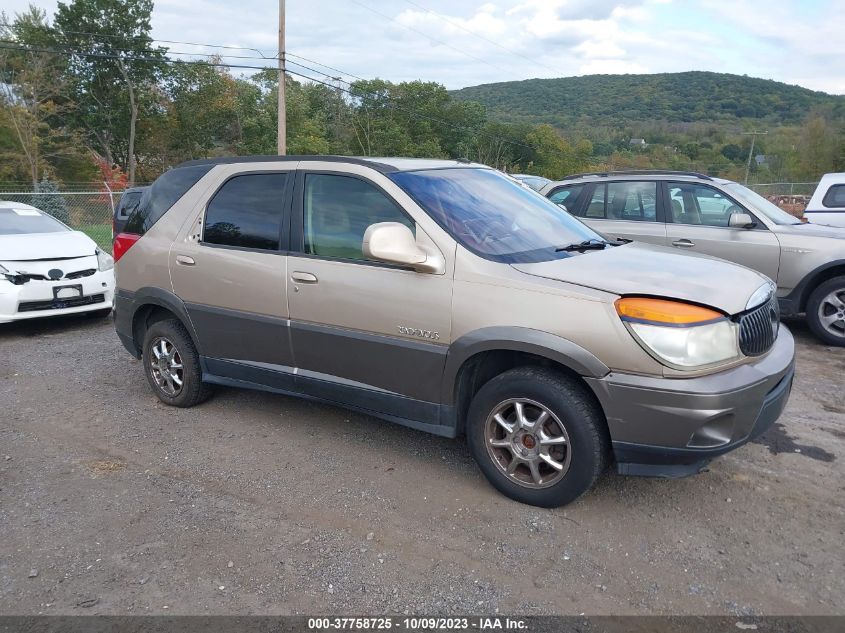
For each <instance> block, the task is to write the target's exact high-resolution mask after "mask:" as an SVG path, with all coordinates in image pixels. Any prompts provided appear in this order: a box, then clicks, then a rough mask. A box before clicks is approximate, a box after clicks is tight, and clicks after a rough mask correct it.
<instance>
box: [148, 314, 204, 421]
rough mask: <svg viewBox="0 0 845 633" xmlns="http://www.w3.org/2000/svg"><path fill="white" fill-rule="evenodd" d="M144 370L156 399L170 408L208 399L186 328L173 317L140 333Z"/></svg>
mask: <svg viewBox="0 0 845 633" xmlns="http://www.w3.org/2000/svg"><path fill="white" fill-rule="evenodd" d="M141 361H142V362H143V363H144V373H145V374H146V376H147V382H149V383H150V387H151V388H152V390H153V391H154V392H155V394H156V396H158V399H159V400H161V401H162V402H163V403H165V404H168V405H170V406H173V407H192V406H194V405H196V404H199V403H201V402H203V401H205V400H207V399H208V397H209V396H210V395H211V386H210V385H208V384H206V383H204V382H202V369H201V368H200V362H199V354H198V353H197V350H196V348H195V347H194V343H193V341H192V340H191V337H190V335H189V334H188V331H187V330H186V329H185V326H183V325H182V324H181V323H180V322H179V321H177V320H176V319H167V320H165V321H157V322H155V323H153V324H152V325H151V326H150V327H149V329H147V332H146V334H145V335H144V344H143V354H142V357H141Z"/></svg>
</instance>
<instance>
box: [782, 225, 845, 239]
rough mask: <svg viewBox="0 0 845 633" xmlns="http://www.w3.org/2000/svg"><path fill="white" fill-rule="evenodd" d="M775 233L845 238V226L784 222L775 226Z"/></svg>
mask: <svg viewBox="0 0 845 633" xmlns="http://www.w3.org/2000/svg"><path fill="white" fill-rule="evenodd" d="M774 231H775V233H778V234H780V235H799V236H806V237H833V238H839V239H845V228H840V227H837V226H827V225H826V224H813V223H812V222H810V223H805V224H783V225H781V226H778V227H775V229H774Z"/></svg>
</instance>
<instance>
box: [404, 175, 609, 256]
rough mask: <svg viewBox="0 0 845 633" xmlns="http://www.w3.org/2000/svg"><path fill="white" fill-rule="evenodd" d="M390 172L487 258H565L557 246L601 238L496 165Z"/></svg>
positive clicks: (438, 219)
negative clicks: (506, 174)
mask: <svg viewBox="0 0 845 633" xmlns="http://www.w3.org/2000/svg"><path fill="white" fill-rule="evenodd" d="M390 178H391V179H392V180H393V181H394V182H395V183H396V184H397V185H399V186H400V187H401V188H402V189H403V190H404V191H405V192H406V193H407V194H408V195H409V196H411V197H412V198H413V199H414V200H415V201H416V202H417V204H419V205H420V206H421V207H422V208H423V209H425V210H426V212H427V213H428V214H429V215H430V216H431V217H432V218H433V219H434V220H435V221H436V222H437V223H438V224H440V226H442V227H443V228H444V229H445V230H446V231H448V232H449V234H450V235H452V237H454V238H455V239H456V240H457V241H458V242H460V243H461V244H462V245H463V246H465V247H466V248H468V249H469V250H471V251H472V252H474V253H476V254H477V255H480V256H482V257H485V258H487V259H492V260H494V261H500V262H506V263H528V262H541V261H547V260H550V259H562V258H566V257H571V256H572V253H571V252H570V253H567V252H556V249H559V248H561V247H565V246H568V245H570V244H577V243H581V242H585V241H588V240H602V238H601V237H600V236H599V235H598V234H597V233H595V232H594V231H593V230H592V229H590V228H588V227H587V226H585V225H584V224H581V222H579V221H578V220H576V219H575V218H573V217H572V216H571V215H569V214H568V213H565V212H563V211H561V209H560V207H558V206H557V205H555V204H554V203H553V202H549V200H547V199H546V198H545V197H543V196H541V195H540V194H538V193H536V192H534V191H531V190H530V189H526V188H525V187H521V186H520V185H518V184H516V183H515V182H513V181H512V180H511V179H510V178H508V177H507V176H504V175H502V174H500V173H499V172H497V171H495V170H492V169H477V168H455V169H430V170H422V171H404V172H396V173H393V174H390Z"/></svg>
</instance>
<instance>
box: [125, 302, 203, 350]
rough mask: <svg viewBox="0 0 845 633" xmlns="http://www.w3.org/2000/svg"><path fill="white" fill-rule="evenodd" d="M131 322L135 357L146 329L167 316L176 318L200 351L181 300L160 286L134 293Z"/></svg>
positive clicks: (167, 317)
mask: <svg viewBox="0 0 845 633" xmlns="http://www.w3.org/2000/svg"><path fill="white" fill-rule="evenodd" d="M133 303H134V306H133V310H132V318H131V323H130V324H128V325H129V327H130V332H131V336H132V342H133V345H134V347H135V350H136V358H140V357H141V345H142V344H143V341H144V334H145V332H146V330H147V329H148V328H149V327H150V326H151V325H152V324H153V323H156V322H158V321H162V320H165V319H169V318H174V319H176V320H178V321H179V322H180V323H181V324H182V325H183V326H184V327H185V329H186V330H187V331H188V335H189V336H190V337H191V341H192V342H193V344H194V347H195V348H196V349H197V351H198V352H199V351H200V347H199V344H198V342H197V336H196V332H195V331H194V327H193V324H192V323H191V318H190V316H189V315H188V311H187V309H186V308H185V304H184V303H183V302H182V300H181V299H180V298H179V297H177V296H176V295H175V294H173V293H172V292H169V291H167V290H164V289H162V288H153V287H150V288H141V289H140V290H138V291H137V292H135V293H134V297H133Z"/></svg>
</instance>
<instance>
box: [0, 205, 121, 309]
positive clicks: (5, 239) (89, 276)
mask: <svg viewBox="0 0 845 633" xmlns="http://www.w3.org/2000/svg"><path fill="white" fill-rule="evenodd" d="M113 302H114V260H113V259H112V257H111V255H109V254H108V253H105V252H103V251H102V250H100V249H99V248H98V247H97V245H96V244H95V243H94V240H92V239H91V238H90V237H88V236H87V235H85V234H84V233H82V232H80V231H74V230H72V229H71V228H69V227H68V226H66V225H65V224H63V223H61V222H59V221H58V220H57V219H55V218H54V217H52V216H51V215H48V214H46V213H44V212H42V211H39V210H38V209H36V208H35V207H32V206H30V205H28V204H21V203H18V202H4V201H2V200H0V323H9V322H11V321H18V320H22V319H32V318H37V317H44V316H58V315H62V314H75V313H79V312H93V313H96V314H99V315H103V316H105V315H107V314H108V313H109V312H110V311H111V309H112V305H113Z"/></svg>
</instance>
